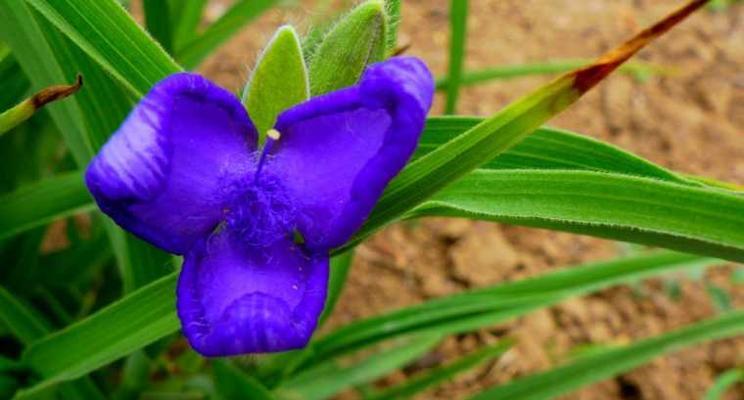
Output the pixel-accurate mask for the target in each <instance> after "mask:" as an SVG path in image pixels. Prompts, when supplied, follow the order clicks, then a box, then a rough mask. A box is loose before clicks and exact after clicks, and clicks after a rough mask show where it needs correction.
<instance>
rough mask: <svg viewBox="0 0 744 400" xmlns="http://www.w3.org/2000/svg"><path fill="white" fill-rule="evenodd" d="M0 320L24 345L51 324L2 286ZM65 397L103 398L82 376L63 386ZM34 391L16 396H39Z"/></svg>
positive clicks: (32, 340) (47, 330) (45, 331)
mask: <svg viewBox="0 0 744 400" xmlns="http://www.w3.org/2000/svg"><path fill="white" fill-rule="evenodd" d="M0 322H2V323H3V324H4V325H5V326H6V327H8V328H9V329H10V331H11V332H12V333H13V335H14V336H15V337H16V338H18V340H20V341H21V343H23V344H24V345H28V344H30V343H33V342H34V341H36V340H38V339H40V338H42V337H44V336H45V335H46V334H47V333H48V332H49V325H48V324H47V323H46V321H44V320H43V319H42V318H41V316H39V315H38V314H37V313H36V311H35V310H34V309H33V308H31V307H29V306H27V305H26V304H24V303H23V301H22V300H21V299H17V298H15V297H14V296H13V295H12V294H11V293H10V292H8V291H7V290H5V288H3V287H0ZM61 390H62V393H63V394H64V395H65V398H69V399H81V398H84V399H95V400H97V399H103V398H104V397H103V395H102V394H101V392H100V390H98V388H97V387H96V386H95V384H94V383H93V381H91V380H90V379H88V378H80V379H78V380H77V381H75V382H70V383H67V384H65V385H63V386H62V387H61ZM42 391H44V392H49V393H53V391H54V388H53V387H51V386H49V387H45V388H44V389H43V390H42ZM33 393H35V391H33V392H29V391H27V392H26V393H25V394H24V393H23V392H21V393H19V394H18V395H16V397H15V398H18V399H23V398H34V399H35V398H37V397H36V396H35V395H34V394H33Z"/></svg>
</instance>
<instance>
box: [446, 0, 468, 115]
mask: <svg viewBox="0 0 744 400" xmlns="http://www.w3.org/2000/svg"><path fill="white" fill-rule="evenodd" d="M467 20H468V0H450V45H449V70H448V72H447V76H448V77H449V79H448V80H447V99H446V103H445V106H444V113H445V114H454V113H455V111H456V108H457V100H458V98H459V95H460V83H461V80H462V71H463V67H464V65H465V42H466V38H467Z"/></svg>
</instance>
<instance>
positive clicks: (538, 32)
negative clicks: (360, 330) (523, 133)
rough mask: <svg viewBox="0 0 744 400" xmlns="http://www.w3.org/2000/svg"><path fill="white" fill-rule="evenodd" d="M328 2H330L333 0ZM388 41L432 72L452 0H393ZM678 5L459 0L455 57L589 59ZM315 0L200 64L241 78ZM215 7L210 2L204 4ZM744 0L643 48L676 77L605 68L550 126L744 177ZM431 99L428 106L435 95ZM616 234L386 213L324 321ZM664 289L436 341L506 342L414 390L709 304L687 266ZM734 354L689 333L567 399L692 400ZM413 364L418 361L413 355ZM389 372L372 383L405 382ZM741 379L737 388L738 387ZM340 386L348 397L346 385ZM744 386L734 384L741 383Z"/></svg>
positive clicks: (476, 385)
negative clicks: (636, 75)
mask: <svg viewBox="0 0 744 400" xmlns="http://www.w3.org/2000/svg"><path fill="white" fill-rule="evenodd" d="M337 3H338V2H337ZM404 3H405V4H404V13H403V15H404V16H403V23H402V27H401V35H400V41H401V42H402V43H408V44H410V45H411V48H410V50H409V54H413V55H417V56H420V57H422V58H423V59H424V60H425V61H426V62H427V63H428V64H429V66H430V67H431V69H432V70H433V71H434V72H435V74H436V75H438V76H439V75H442V74H443V73H444V72H445V71H446V63H447V41H448V33H447V28H448V11H447V5H448V2H447V1H445V0H436V1H424V0H406V1H405V2H404ZM679 4H681V1H678V0H634V1H630V0H592V1H589V0H585V1H575V0H522V1H518V0H471V1H470V6H469V7H470V18H469V27H468V37H469V42H468V46H467V63H466V65H467V68H470V69H475V68H482V67H488V66H495V65H502V64H516V63H526V62H538V61H545V60H550V59H558V58H577V57H592V56H595V55H598V54H599V53H601V52H602V51H603V50H606V49H608V48H609V47H611V46H612V45H613V44H616V43H618V42H619V41H621V40H622V39H624V38H626V37H628V36H629V35H631V34H632V33H633V32H636V31H638V30H639V29H640V28H642V27H643V26H645V25H646V24H648V23H650V22H652V21H653V20H655V19H657V18H659V17H661V16H662V15H664V14H665V13H667V12H668V11H670V10H671V9H673V8H675V7H676V6H678V5H679ZM313 5H314V2H312V1H303V2H302V7H301V11H297V10H294V11H291V10H290V9H280V10H274V11H271V12H270V13H268V14H266V15H265V16H263V17H262V18H261V19H260V20H259V21H258V22H257V23H255V24H253V25H252V26H250V27H249V28H247V29H246V30H245V31H244V32H242V33H241V34H240V35H239V36H238V37H236V38H235V39H234V40H232V41H231V42H230V43H228V45H226V46H224V47H223V48H222V49H221V50H220V51H219V52H218V53H217V54H216V55H215V56H214V57H212V58H211V59H210V60H208V62H207V63H205V64H204V65H203V67H202V69H201V71H202V72H203V73H204V74H206V75H207V76H209V77H210V78H212V79H214V80H216V81H217V82H218V83H220V84H222V85H224V86H226V87H228V88H230V89H232V90H236V91H237V90H238V89H239V88H240V87H242V85H243V83H244V80H245V78H246V76H247V73H248V67H249V66H250V65H252V63H253V62H254V60H255V57H256V54H257V52H258V50H259V48H260V46H261V44H262V43H264V42H265V40H266V39H267V38H268V37H270V36H271V34H272V32H273V30H274V29H275V27H276V26H277V25H278V24H281V23H285V22H290V23H294V24H296V25H299V26H301V27H302V26H306V25H307V22H308V21H309V20H310V19H311V18H319V17H320V15H318V14H317V13H314V11H313V10H315V8H314V7H313ZM222 9H224V5H221V4H220V3H219V2H213V4H212V5H211V6H210V12H211V13H212V14H213V15H217V14H219V12H220V11H221V10H222ZM743 23H744V6H742V5H739V6H733V7H730V8H728V9H727V10H725V11H724V12H717V13H713V12H710V11H704V12H701V13H699V14H698V15H695V16H693V17H692V18H691V19H690V20H689V21H686V22H685V23H683V24H682V26H680V27H679V28H677V29H676V30H674V31H673V32H671V33H670V34H669V35H667V36H665V37H664V38H662V39H661V40H660V41H659V42H658V43H656V44H654V45H652V46H651V48H650V49H648V50H645V51H643V52H642V53H641V54H640V59H643V60H646V61H651V62H655V63H659V64H662V65H667V66H673V67H674V68H675V70H676V71H677V73H676V74H674V75H672V76H665V77H652V78H651V79H649V80H648V81H645V82H639V81H636V80H635V79H633V78H632V77H629V76H622V75H617V76H614V77H612V78H610V79H609V80H608V81H607V82H605V83H603V84H602V85H600V86H599V87H598V88H597V89H595V90H594V91H593V92H592V93H590V94H589V95H587V96H586V97H585V98H584V99H582V100H581V101H580V102H579V104H578V105H576V106H575V107H573V108H571V109H570V110H569V111H567V112H565V113H564V114H562V115H561V116H559V117H557V118H556V119H554V120H553V121H552V122H551V124H552V125H554V126H558V127H562V128H567V129H571V130H574V131H577V132H581V133H584V134H587V135H590V136H594V137H597V138H601V139H603V140H606V141H609V142H612V143H615V144H617V145H619V146H621V147H623V148H625V149H628V150H631V151H633V152H635V153H637V154H639V155H641V156H643V157H645V158H648V159H650V160H652V161H655V162H657V163H659V164H662V165H664V166H667V167H670V168H673V169H675V170H678V171H683V172H687V173H694V174H702V175H707V176H711V177H715V178H719V179H724V180H728V181H733V182H738V183H740V184H741V183H744V140H743V139H742V135H743V134H744V70H743V69H742V66H743V65H744V27H743V26H742V25H743ZM547 79H548V78H546V77H533V78H523V79H518V80H512V81H498V82H494V83H490V84H485V85H480V86H478V87H472V88H467V89H465V90H464V91H463V93H462V95H461V102H460V105H459V110H458V111H459V113H461V114H473V115H488V114H490V113H493V112H495V111H497V110H499V109H500V108H501V107H502V106H504V105H505V104H507V103H508V102H509V101H511V100H513V99H515V98H516V96H518V95H519V94H521V93H526V92H527V91H529V90H531V89H533V88H535V87H536V86H537V85H539V84H540V83H542V82H545V81H546V80H547ZM441 100H442V99H441V98H438V99H437V103H436V104H435V107H434V111H433V112H434V113H440V112H441V109H442V104H443V102H442V101H441ZM623 249H624V247H623V245H620V244H617V243H615V242H610V241H605V240H599V239H593V238H588V237H581V236H576V235H571V234H565V233H555V232H549V231H543V230H536V229H528V228H522V227H514V226H505V225H499V224H493V223H486V222H473V221H463V220H452V219H427V220H423V221H421V222H420V223H416V224H398V225H395V226H392V227H389V228H388V229H386V230H384V231H383V232H381V233H379V234H377V235H376V236H375V237H373V238H372V239H371V240H369V241H367V242H366V243H364V244H363V245H362V246H360V247H359V249H358V251H357V253H356V259H355V262H354V265H353V268H352V272H351V275H350V278H349V282H348V285H347V286H346V288H345V290H344V293H343V295H342V297H341V301H340V303H339V305H338V308H337V310H336V312H335V315H334V316H333V318H332V320H331V323H330V325H331V326H338V325H341V324H344V323H348V322H350V321H352V320H354V319H358V318H361V317H365V316H370V315H374V314H379V313H381V312H384V311H388V310H392V309H396V308H399V307H402V306H405V305H410V304H413V303H416V302H420V301H423V300H426V299H428V298H432V297H437V296H442V295H446V294H450V293H454V292H458V291H462V290H465V289H467V288H472V287H479V286H483V285H489V284H494V283H498V282H503V281H506V280H513V279H519V278H524V277H528V276H535V275H538V274H541V273H544V272H546V271H547V270H550V269H553V268H555V267H558V266H570V265H575V264H578V263H581V262H584V261H589V260H599V259H608V258H611V257H613V256H614V255H616V254H618V253H619V252H620V251H623ZM732 271H733V268H732V267H731V266H729V267H727V268H722V269H716V270H714V271H710V270H709V271H708V273H707V274H706V279H708V280H710V281H712V282H715V283H716V284H717V285H719V286H720V287H723V288H726V289H727V290H728V291H729V293H731V294H732V295H733V296H732V297H733V303H734V305H736V306H739V307H741V306H742V305H744V290H742V287H741V286H739V287H737V288H734V287H732V286H731V283H730V281H731V279H730V275H731V273H732ZM681 279H682V281H681V282H682V284H681V294H680V296H679V298H678V299H672V298H671V297H670V296H668V295H667V294H666V293H665V291H664V290H663V285H662V284H661V282H660V281H658V280H655V281H651V282H647V283H645V284H644V285H643V287H642V290H640V291H639V289H638V288H630V287H618V288H613V289H609V290H605V291H602V292H600V293H598V294H595V295H592V296H588V297H585V298H581V299H574V300H570V301H567V302H565V303H562V304H561V305H559V306H556V307H553V308H551V309H547V310H543V311H539V312H535V313H533V314H531V315H529V316H527V317H525V318H521V319H519V320H517V321H514V322H511V323H508V324H505V325H502V326H499V327H498V329H483V330H481V331H479V332H476V333H472V334H466V335H459V336H457V337H452V338H449V339H447V340H446V341H445V342H444V343H443V344H442V345H441V346H440V347H439V348H438V349H437V350H436V351H435V352H434V353H433V354H431V355H430V356H429V357H427V360H428V362H429V364H432V360H434V361H433V364H435V365H436V364H437V363H441V362H447V361H449V360H452V359H454V358H455V357H456V356H458V355H461V354H464V353H467V352H469V351H472V350H474V349H476V348H477V347H478V346H481V345H483V344H487V343H492V342H495V341H496V340H498V339H499V338H500V337H503V336H512V337H516V338H517V345H516V347H514V348H513V349H511V350H510V351H509V352H508V353H507V354H506V355H505V356H503V357H502V358H500V359H499V360H497V361H495V362H492V363H489V364H488V365H484V366H483V367H481V368H478V369H476V370H473V371H472V372H470V373H467V374H465V375H463V376H461V377H458V378H457V379H456V380H455V381H454V382H451V383H448V384H446V385H444V386H443V387H441V388H439V389H436V390H433V391H429V392H426V393H425V394H423V395H422V396H420V398H425V399H459V398H464V397H467V395H469V394H472V393H475V392H477V391H479V389H481V388H483V387H487V386H489V385H493V384H495V383H499V382H505V381H508V380H510V379H513V378H514V377H518V376H522V375H525V374H529V373H533V372H536V371H540V370H544V369H546V368H549V367H550V366H551V365H555V364H556V363H559V362H561V361H562V360H565V359H566V357H567V356H568V355H569V354H570V352H571V350H572V349H575V348H577V347H576V346H581V345H586V344H590V343H605V344H608V343H626V342H629V341H632V340H635V339H639V338H644V337H647V336H650V335H655V334H659V333H662V332H665V331H668V330H671V329H673V328H677V327H680V326H682V325H685V324H688V323H691V322H694V321H697V320H701V319H703V318H706V317H710V316H711V315H713V314H714V313H715V312H716V311H715V307H714V305H713V304H712V302H711V300H710V297H709V295H708V294H707V292H706V290H705V287H704V285H703V283H701V282H700V281H699V280H690V279H686V278H681ZM743 364H744V338H742V337H740V338H738V339H733V340H726V341H720V342H718V343H715V344H707V345H701V346H697V347H695V348H691V349H688V350H684V351H681V352H678V353H674V354H672V355H669V356H666V357H663V358H661V359H658V360H655V361H653V362H652V363H650V364H648V365H646V366H643V367H640V368H638V369H636V370H633V371H631V372H629V373H627V374H624V375H622V376H620V377H618V378H617V379H611V380H608V381H605V382H602V383H599V384H596V385H593V386H591V387H588V388H585V389H584V390H581V391H579V392H576V393H573V394H571V395H568V396H565V398H566V399H699V398H701V396H702V394H703V393H704V392H705V390H706V389H707V388H708V387H709V386H710V385H711V383H712V382H713V380H714V378H715V376H717V375H718V374H719V373H720V372H721V371H724V370H726V369H729V368H732V367H734V366H735V365H739V366H741V365H743ZM414 369H415V368H414ZM406 374H407V372H404V371H401V372H398V373H396V374H394V375H393V376H391V377H389V378H386V379H385V380H383V381H381V382H380V384H389V383H394V382H398V381H400V380H402V379H403V378H404V377H405V376H406ZM737 389H739V390H740V391H739V392H738V393H736V394H735V393H730V394H729V398H731V399H733V398H736V396H737V394H738V395H740V396H744V391H742V387H741V386H739V387H738V388H737ZM342 397H343V398H347V397H348V398H353V395H352V394H345V395H343V396H342ZM739 398H742V397H739Z"/></svg>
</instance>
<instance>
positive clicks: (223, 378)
mask: <svg viewBox="0 0 744 400" xmlns="http://www.w3.org/2000/svg"><path fill="white" fill-rule="evenodd" d="M212 373H213V375H214V384H215V388H216V390H217V394H218V396H219V397H218V399H222V400H230V399H245V400H272V399H274V398H275V397H274V395H272V394H271V392H270V391H269V389H267V388H266V387H265V386H264V385H262V384H261V382H259V381H258V380H256V378H254V377H252V376H251V375H249V374H247V373H245V372H243V371H241V370H240V369H238V368H237V367H236V366H234V365H233V364H231V363H230V361H228V360H215V362H214V363H213V364H212Z"/></svg>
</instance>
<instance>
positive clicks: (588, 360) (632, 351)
mask: <svg viewBox="0 0 744 400" xmlns="http://www.w3.org/2000/svg"><path fill="white" fill-rule="evenodd" d="M742 330H744V312H741V311H740V312H732V313H729V314H726V315H723V316H720V317H718V318H715V319H711V320H707V321H703V322H698V323H696V324H693V325H689V326H687V327H684V328H681V329H678V330H676V331H672V332H669V333H665V334H663V335H659V336H656V337H652V338H648V339H644V340H640V341H637V342H635V343H633V344H629V345H626V346H622V347H620V348H615V349H611V350H606V351H602V352H599V353H598V354H595V355H588V356H585V357H582V358H581V359H579V360H578V361H576V362H573V363H571V364H568V365H565V366H562V367H558V368H553V369H551V370H548V371H547V372H543V373H540V374H535V375H530V376H527V377H524V378H520V379H516V380H514V381H511V382H509V383H507V384H504V385H502V386H497V387H494V388H492V389H489V390H486V391H484V392H482V393H480V394H478V395H476V396H473V397H471V400H485V399H514V400H526V399H535V400H537V399H547V398H553V397H556V396H560V395H562V394H565V393H567V392H569V391H571V390H575V389H578V388H580V387H582V386H585V385H588V384H591V383H595V382H598V381H601V380H603V379H607V378H609V377H611V376H613V375H616V374H619V373H622V372H625V371H628V370H630V369H632V368H635V367H636V366H638V365H641V364H643V363H645V362H648V361H649V360H651V359H653V358H655V357H658V356H660V355H662V354H665V353H668V352H670V351H674V350H678V349H680V348H681V347H684V346H689V345H692V344H695V343H700V342H704V341H708V340H714V339H721V338H726V337H731V336H736V335H738V334H740V333H741V332H742Z"/></svg>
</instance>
